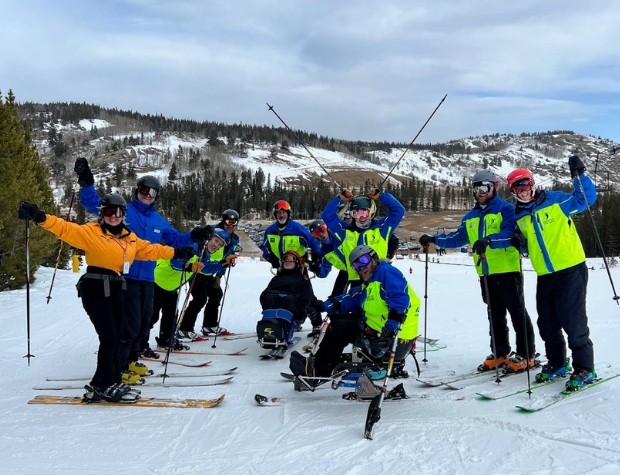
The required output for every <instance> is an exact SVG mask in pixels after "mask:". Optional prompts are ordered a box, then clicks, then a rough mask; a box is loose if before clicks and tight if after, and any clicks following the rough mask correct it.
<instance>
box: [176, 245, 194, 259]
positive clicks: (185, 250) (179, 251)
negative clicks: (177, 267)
mask: <svg viewBox="0 0 620 475" xmlns="http://www.w3.org/2000/svg"><path fill="white" fill-rule="evenodd" d="M195 255H196V252H195V251H194V247H193V246H181V247H177V248H175V249H174V256H172V258H173V259H182V260H184V261H189V260H190V259H191V258H192V257H194V256H195Z"/></svg>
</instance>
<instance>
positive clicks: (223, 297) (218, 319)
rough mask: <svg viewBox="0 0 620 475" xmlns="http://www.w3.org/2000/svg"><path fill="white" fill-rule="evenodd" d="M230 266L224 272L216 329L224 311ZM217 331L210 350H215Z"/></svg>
mask: <svg viewBox="0 0 620 475" xmlns="http://www.w3.org/2000/svg"><path fill="white" fill-rule="evenodd" d="M231 267H232V264H229V265H228V270H227V271H226V284H225V285H224V295H222V304H221V305H220V314H219V315H218V316H217V328H219V327H220V321H221V320H222V311H223V310H224V302H225V301H226V291H227V290H228V279H230V268H231ZM218 333H219V331H216V332H215V337H214V338H213V345H211V348H216V346H215V342H216V341H217V335H218Z"/></svg>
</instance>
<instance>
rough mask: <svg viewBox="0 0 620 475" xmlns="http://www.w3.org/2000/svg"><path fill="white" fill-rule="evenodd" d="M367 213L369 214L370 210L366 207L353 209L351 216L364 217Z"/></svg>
mask: <svg viewBox="0 0 620 475" xmlns="http://www.w3.org/2000/svg"><path fill="white" fill-rule="evenodd" d="M368 215H370V211H369V210H367V209H356V210H353V217H354V218H355V219H357V218H366V217H367V216H368Z"/></svg>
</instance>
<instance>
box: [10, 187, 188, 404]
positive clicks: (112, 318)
mask: <svg viewBox="0 0 620 475" xmlns="http://www.w3.org/2000/svg"><path fill="white" fill-rule="evenodd" d="M126 210H127V205H126V203H125V200H124V198H123V197H122V196H120V195H118V194H108V195H106V196H105V197H104V198H103V199H102V200H101V205H100V208H99V218H98V219H97V220H96V221H93V222H90V223H87V224H83V225H79V224H76V223H71V222H68V221H65V220H63V219H61V218H58V217H56V216H52V215H48V214H45V213H44V212H43V211H41V210H40V209H39V208H38V207H37V206H36V205H34V204H32V203H28V202H24V203H22V204H21V205H20V209H19V217H20V219H32V220H33V221H34V222H35V223H38V224H39V225H40V226H41V227H42V228H43V229H46V230H48V231H50V232H51V233H53V234H54V235H56V236H57V237H58V238H59V239H61V240H62V241H64V242H66V243H68V244H69V245H71V246H73V247H76V248H78V249H82V250H84V251H85V257H86V263H87V264H88V267H87V269H86V273H85V274H84V275H82V277H80V280H79V281H78V283H77V285H76V288H77V290H78V296H79V297H81V299H82V306H83V307H84V310H85V311H86V313H87V314H88V317H89V318H90V321H91V322H92V324H93V326H94V327H95V331H96V332H97V335H98V336H99V351H98V353H97V369H96V370H95V374H94V376H93V378H92V380H91V382H90V385H89V386H88V387H87V391H88V392H87V393H86V394H85V395H84V400H87V401H100V400H106V401H130V400H132V399H136V398H137V396H138V394H137V393H136V392H135V391H130V387H129V386H127V384H125V383H123V382H122V378H121V369H120V368H121V365H120V363H121V362H120V360H119V355H120V352H119V349H120V348H119V343H120V337H121V332H122V329H123V320H124V306H123V296H124V292H125V289H126V283H125V279H124V278H123V274H124V273H126V272H127V271H128V270H129V267H130V266H131V263H132V262H133V261H134V260H136V259H137V260H153V261H154V260H157V259H172V258H177V259H188V258H189V257H191V256H192V255H194V248H193V247H192V246H183V247H179V248H177V249H174V248H172V247H169V246H162V245H159V244H151V243H150V242H149V241H144V240H142V239H140V238H138V237H137V236H136V235H135V234H134V233H133V232H131V231H129V230H128V229H127V227H126V226H125V222H124V216H125V212H126ZM130 382H131V381H130Z"/></svg>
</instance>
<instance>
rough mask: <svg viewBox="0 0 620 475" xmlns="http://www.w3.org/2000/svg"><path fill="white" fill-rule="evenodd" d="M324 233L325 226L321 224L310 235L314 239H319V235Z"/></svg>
mask: <svg viewBox="0 0 620 475" xmlns="http://www.w3.org/2000/svg"><path fill="white" fill-rule="evenodd" d="M326 232H327V225H325V224H321V225H319V226H317V227H316V228H314V231H312V235H313V236H314V237H315V238H318V237H321V234H323V233H326Z"/></svg>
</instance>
